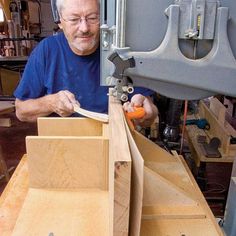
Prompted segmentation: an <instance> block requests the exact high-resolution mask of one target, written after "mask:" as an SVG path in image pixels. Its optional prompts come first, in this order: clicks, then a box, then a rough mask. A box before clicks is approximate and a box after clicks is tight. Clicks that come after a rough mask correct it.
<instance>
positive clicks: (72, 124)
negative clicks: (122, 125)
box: [37, 117, 103, 136]
mask: <svg viewBox="0 0 236 236" xmlns="http://www.w3.org/2000/svg"><path fill="white" fill-rule="evenodd" d="M37 123H38V135H41V136H101V135H102V125H103V123H102V122H99V121H96V120H93V119H89V118H75V117H70V118H68V117H65V118H64V117H63V118H62V117H57V118H52V117H47V118H46V117H40V118H38V122H37Z"/></svg>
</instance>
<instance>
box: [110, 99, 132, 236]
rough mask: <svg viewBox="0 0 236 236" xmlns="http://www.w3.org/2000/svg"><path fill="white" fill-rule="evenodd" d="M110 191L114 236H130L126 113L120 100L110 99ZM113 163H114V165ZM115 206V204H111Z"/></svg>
mask: <svg viewBox="0 0 236 236" xmlns="http://www.w3.org/2000/svg"><path fill="white" fill-rule="evenodd" d="M109 158H110V169H109V172H110V179H114V183H113V181H111V182H110V186H109V189H110V190H111V191H113V190H114V230H113V232H114V233H113V235H114V236H116V235H117V236H125V235H128V230H129V209H130V208H129V206H130V187H131V156H130V150H129V144H128V140H127V135H126V131H125V123H124V112H123V109H122V106H121V104H120V102H119V101H118V100H116V99H115V98H114V97H112V96H110V97H109ZM112 162H113V163H112ZM111 204H113V203H111Z"/></svg>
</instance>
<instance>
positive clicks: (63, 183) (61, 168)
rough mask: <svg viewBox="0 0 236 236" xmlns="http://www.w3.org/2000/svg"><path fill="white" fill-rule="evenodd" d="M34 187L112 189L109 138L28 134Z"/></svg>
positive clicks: (27, 147)
mask: <svg viewBox="0 0 236 236" xmlns="http://www.w3.org/2000/svg"><path fill="white" fill-rule="evenodd" d="M26 149H27V155H28V158H29V176H30V187H33V188H100V189H102V190H106V189H108V176H107V175H108V173H107V169H108V140H107V139H104V138H103V137H69V136H68V137H66V136H64V137H63V136H62V137H54V136H50V137H49V136H39V137H27V138H26Z"/></svg>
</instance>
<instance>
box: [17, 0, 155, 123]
mask: <svg viewBox="0 0 236 236" xmlns="http://www.w3.org/2000/svg"><path fill="white" fill-rule="evenodd" d="M57 9H58V11H59V15H60V20H61V23H60V25H59V26H60V28H61V29H62V30H63V33H60V34H58V35H56V36H51V37H49V38H47V39H45V40H43V41H42V42H41V43H40V44H39V45H38V46H37V47H36V48H35V50H34V51H33V52H32V53H31V56H30V58H29V60H28V63H27V65H26V68H25V71H24V74H23V78H22V79H21V81H20V84H19V86H18V87H17V89H16V91H15V93H14V95H15V97H16V103H15V104H16V115H17V117H18V118H19V119H20V120H21V121H29V122H33V121H36V119H37V118H38V117H40V116H49V115H51V114H55V113H56V114H57V115H59V116H63V117H64V116H71V115H73V104H80V106H81V107H82V108H84V109H87V110H90V111H95V112H102V113H105V112H107V109H108V108H107V107H108V97H107V92H108V88H107V87H102V86H100V84H99V83H100V78H99V76H100V71H99V70H100V55H99V37H100V36H99V32H100V30H99V22H100V18H99V3H98V1H97V0H58V1H57ZM137 93H142V94H143V95H149V94H150V90H147V89H140V88H137V89H136V95H135V96H133V98H132V99H131V102H130V103H126V104H124V109H125V110H126V111H132V110H133V107H134V106H143V107H144V109H145V110H146V115H145V117H144V118H143V119H142V120H140V123H141V124H143V125H148V124H149V123H151V122H152V121H153V120H154V119H155V117H156V115H157V109H156V107H155V106H154V105H153V103H152V102H151V99H150V98H149V97H145V96H143V95H141V94H137Z"/></svg>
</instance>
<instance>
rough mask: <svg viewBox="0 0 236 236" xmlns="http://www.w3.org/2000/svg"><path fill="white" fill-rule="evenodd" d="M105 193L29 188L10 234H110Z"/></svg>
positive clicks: (70, 235) (106, 235)
mask: <svg viewBox="0 0 236 236" xmlns="http://www.w3.org/2000/svg"><path fill="white" fill-rule="evenodd" d="M108 197H109V196H108V192H107V191H100V190H84V191H76V190H74V191H71V190H70V191H68V190H67V191H62V190H61V191H60V190H54V191H52V190H45V189H30V190H29V193H28V195H27V197H26V199H25V203H24V206H23V208H22V211H21V213H20V216H19V218H18V220H17V222H16V226H15V228H14V231H13V234H12V235H13V236H18V235H19V236H20V235H27V236H41V235H47V236H48V235H49V234H50V233H53V235H57V236H65V235H66V236H74V235H86V236H93V235H102V236H108V235H109V205H108V204H109V201H108Z"/></svg>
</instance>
